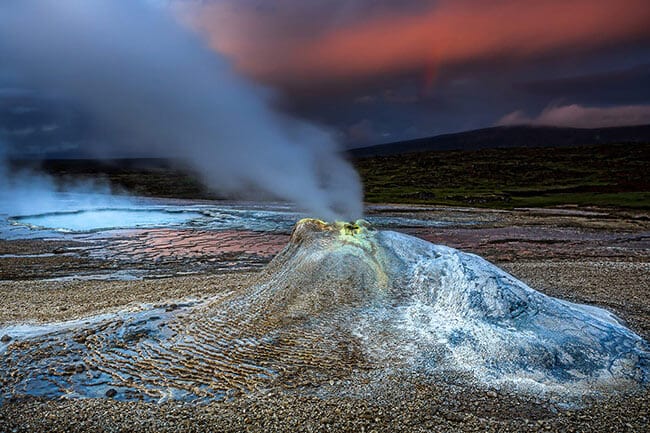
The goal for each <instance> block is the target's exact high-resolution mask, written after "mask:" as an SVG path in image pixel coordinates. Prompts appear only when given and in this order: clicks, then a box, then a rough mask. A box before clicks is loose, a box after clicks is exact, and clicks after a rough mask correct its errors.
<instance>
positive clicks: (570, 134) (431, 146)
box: [349, 125, 650, 158]
mask: <svg viewBox="0 0 650 433" xmlns="http://www.w3.org/2000/svg"><path fill="white" fill-rule="evenodd" d="M610 143H650V125H642V126H624V127H616V128H595V129H579V128H558V127H550V126H497V127H494V128H485V129H477V130H474V131H466V132H459V133H455V134H444V135H437V136H435V137H426V138H418V139H416V140H408V141H399V142H394V143H387V144H380V145H376V146H369V147H361V148H357V149H351V150H350V151H349V153H350V155H351V156H352V157H354V158H366V157H372V156H387V155H397V154H403V153H415V152H430V151H437V150H438V151H439V150H478V149H490V148H507V147H555V146H557V147H566V146H579V145H594V144H610Z"/></svg>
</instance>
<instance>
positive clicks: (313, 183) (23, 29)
mask: <svg viewBox="0 0 650 433" xmlns="http://www.w3.org/2000/svg"><path fill="white" fill-rule="evenodd" d="M2 68H4V69H7V68H9V69H11V70H12V71H13V72H14V73H15V74H16V76H20V77H22V78H23V79H24V80H25V83H24V84H25V85H27V86H29V87H30V88H32V89H36V90H38V91H43V92H52V91H55V92H59V93H60V94H62V95H64V96H65V97H66V98H70V99H72V100H74V101H75V102H76V103H78V104H79V105H80V106H81V107H82V108H83V109H84V110H85V111H87V112H88V113H90V114H91V115H92V116H93V119H94V120H95V122H96V124H98V125H100V126H101V129H102V130H103V131H104V132H105V133H106V134H107V136H108V137H110V138H111V140H112V141H111V142H112V143H114V144H115V145H116V146H122V147H123V148H133V147H136V148H138V149H145V150H147V151H150V152H151V153H152V154H155V155H159V156H160V155H162V156H167V157H174V158H183V159H185V160H186V161H188V162H189V163H190V164H191V165H192V166H193V167H194V168H195V169H196V170H197V171H198V172H199V173H200V175H201V176H202V180H203V181H204V182H205V183H206V184H207V185H208V186H210V187H211V188H213V189H215V190H217V191H221V192H227V193H233V194H240V195H242V196H244V195H246V194H250V193H260V192H262V193H265V194H266V195H270V196H273V197H276V198H280V199H285V200H289V201H292V202H294V203H296V204H297V205H298V206H299V207H300V208H302V209H303V210H305V211H309V212H311V213H313V214H314V215H315V216H318V217H321V218H325V219H334V218H347V219H352V218H357V217H360V216H361V214H362V191H361V185H360V182H359V179H358V175H357V174H356V172H355V171H354V169H353V168H352V166H351V165H350V164H349V163H348V162H347V161H345V160H344V159H343V158H342V157H341V155H340V153H339V149H338V146H337V144H336V142H335V140H333V138H332V137H331V136H330V134H329V133H328V132H327V131H325V130H323V129H321V128H319V127H316V126H314V125H312V124H309V123H306V122H304V121H299V120H296V119H292V118H289V117H287V116H284V115H282V114H280V113H278V112H276V111H274V110H273V109H272V108H271V103H272V101H271V98H270V95H269V93H268V92H264V91H262V90H261V89H259V88H256V87H255V86H253V85H251V84H250V83H247V82H246V81H245V80H244V79H243V78H241V77H239V76H238V75H237V74H236V73H235V72H234V71H233V70H232V69H231V67H230V65H229V63H228V62H227V61H226V60H225V59H224V58H223V57H221V56H219V55H218V54H216V53H215V52H213V51H212V50H210V49H209V48H208V47H207V46H206V45H204V42H203V41H202V40H201V39H200V38H199V37H198V36H197V35H195V34H194V33H192V32H191V31H189V30H187V29H185V28H184V27H182V26H181V25H179V24H178V23H177V21H176V20H174V18H173V17H171V16H170V15H169V14H168V13H167V10H166V9H164V8H161V7H156V6H154V5H153V2H146V1H144V0H2V2H1V3H0V69H2Z"/></svg>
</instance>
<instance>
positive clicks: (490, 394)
mask: <svg viewBox="0 0 650 433" xmlns="http://www.w3.org/2000/svg"><path fill="white" fill-rule="evenodd" d="M486 395H487V396H488V397H491V398H496V397H497V393H496V392H494V391H488V392H487V393H486Z"/></svg>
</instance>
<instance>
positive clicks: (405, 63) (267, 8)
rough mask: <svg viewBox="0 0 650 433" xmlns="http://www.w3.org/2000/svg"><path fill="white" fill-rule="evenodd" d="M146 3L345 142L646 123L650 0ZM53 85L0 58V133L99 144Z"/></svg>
mask: <svg viewBox="0 0 650 433" xmlns="http://www.w3.org/2000/svg"><path fill="white" fill-rule="evenodd" d="M148 1H149V2H150V3H155V4H156V7H160V8H165V9H167V10H168V11H169V13H170V14H172V15H173V17H174V19H176V20H178V21H179V22H180V23H182V25H183V26H186V27H187V28H189V29H191V31H193V32H197V33H198V34H199V37H200V38H202V40H203V41H204V42H205V44H206V45H208V46H209V48H210V49H212V50H214V51H216V52H218V53H221V54H223V55H224V56H225V57H226V58H227V59H228V60H229V61H230V62H231V65H232V68H233V69H234V71H235V72H236V73H237V74H238V75H240V76H242V77H244V78H245V79H247V80H250V81H251V82H253V83H254V84H255V85H256V86H259V88H260V89H261V91H264V92H268V94H269V95H272V96H271V98H272V101H273V105H274V107H276V109H277V110H279V111H282V112H284V113H288V114H290V115H292V116H295V117H298V118H302V119H306V120H309V121H311V122H314V123H317V124H319V125H322V126H323V127H324V128H326V129H328V130H329V131H331V133H332V134H333V135H334V136H336V137H337V139H338V140H339V141H340V142H341V143H342V144H343V145H344V146H346V147H360V146H367V145H372V144H378V143H385V142H392V141H398V140H405V139H412V138H418V137H425V136H432V135H437V134H443V133H450V132H457V131H464V130H471V129H477V128H484V127H490V126H496V125H516V124H534V125H554V126H569V127H585V128H589V127H608V126H624V125H634V124H648V123H650V3H648V1H647V0H537V1H522V0H494V1H489V2H487V1H483V0H454V1H450V0H437V1H433V0H354V1H351V0H274V1H272V2H270V1H268V0H156V1H154V0H148ZM116 31H119V29H116ZM160 49H161V50H164V49H165V47H164V46H161V47H160ZM56 90H57V89H52V91H51V92H44V91H43V90H42V89H39V90H38V91H36V90H34V89H31V88H29V86H26V85H24V84H23V83H21V80H20V76H19V74H17V73H16V71H15V70H14V69H13V68H12V65H11V64H10V63H8V62H3V60H2V59H1V58H0V131H2V134H3V136H4V137H5V140H7V141H11V142H14V143H19V144H20V149H21V152H24V153H34V154H43V153H51V154H57V153H60V154H65V153H66V152H68V153H70V152H71V153H74V152H77V151H80V150H81V149H87V148H88V147H92V148H93V149H102V151H106V146H105V145H101V144H97V143H101V137H98V136H96V133H95V132H94V131H93V127H92V124H93V119H92V117H90V116H89V115H88V113H85V112H84V111H83V109H82V108H80V107H79V106H77V105H76V102H75V101H74V100H71V99H69V98H67V97H66V95H65V94H60V93H57V91H56ZM108 147H109V149H110V146H108Z"/></svg>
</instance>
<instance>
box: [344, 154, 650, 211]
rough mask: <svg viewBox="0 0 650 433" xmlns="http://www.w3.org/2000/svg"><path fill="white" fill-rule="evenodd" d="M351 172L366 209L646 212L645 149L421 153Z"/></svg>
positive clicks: (649, 167)
mask: <svg viewBox="0 0 650 433" xmlns="http://www.w3.org/2000/svg"><path fill="white" fill-rule="evenodd" d="M355 165H356V166H357V168H358V170H359V173H360V175H361V178H362V179H363V182H364V188H365V198H366V201H368V202H372V203H421V204H444V205H458V206H478V207H490V208H504V209H508V208H514V207H545V206H558V205H570V204H574V205H579V206H615V207H625V208H637V209H649V208H650V144H616V145H597V146H576V147H543V148H508V149H484V150H474V151H439V152H422V153H410V154H402V155H393V156H378V157H370V158H363V159H358V160H356V161H355Z"/></svg>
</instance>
